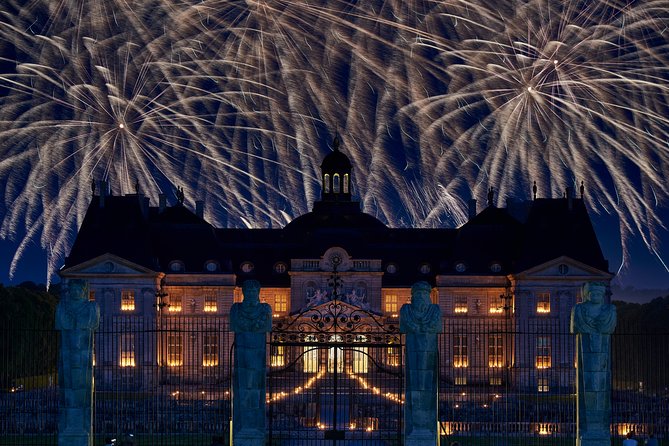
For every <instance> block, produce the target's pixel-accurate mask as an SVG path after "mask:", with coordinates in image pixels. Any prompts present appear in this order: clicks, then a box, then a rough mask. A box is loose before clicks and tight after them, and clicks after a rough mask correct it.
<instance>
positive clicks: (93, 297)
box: [88, 290, 95, 302]
mask: <svg viewBox="0 0 669 446" xmlns="http://www.w3.org/2000/svg"><path fill="white" fill-rule="evenodd" d="M88 300H90V301H91V302H95V291H94V290H90V291H89V292H88Z"/></svg>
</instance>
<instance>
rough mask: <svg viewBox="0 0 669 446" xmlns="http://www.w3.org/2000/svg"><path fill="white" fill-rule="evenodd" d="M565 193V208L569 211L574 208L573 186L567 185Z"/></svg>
mask: <svg viewBox="0 0 669 446" xmlns="http://www.w3.org/2000/svg"><path fill="white" fill-rule="evenodd" d="M565 195H566V196H567V208H569V210H570V211H571V210H572V209H573V208H574V188H573V187H568V188H567V190H566V191H565Z"/></svg>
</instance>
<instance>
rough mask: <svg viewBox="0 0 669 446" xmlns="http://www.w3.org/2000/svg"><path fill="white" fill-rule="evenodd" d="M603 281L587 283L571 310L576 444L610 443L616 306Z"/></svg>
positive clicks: (607, 445) (597, 444) (596, 445)
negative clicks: (574, 336) (612, 338)
mask: <svg viewBox="0 0 669 446" xmlns="http://www.w3.org/2000/svg"><path fill="white" fill-rule="evenodd" d="M605 297H606V284H605V283H603V282H593V283H586V284H585V285H584V286H583V302H582V303H580V304H576V306H574V309H573V310H572V312H571V332H572V333H573V334H575V335H576V395H577V405H576V419H577V427H576V446H610V444H611V431H610V425H611V333H613V330H614V329H615V326H616V308H615V307H614V306H613V305H611V304H609V303H606V302H605Z"/></svg>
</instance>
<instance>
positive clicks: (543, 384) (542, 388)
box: [537, 378, 550, 392]
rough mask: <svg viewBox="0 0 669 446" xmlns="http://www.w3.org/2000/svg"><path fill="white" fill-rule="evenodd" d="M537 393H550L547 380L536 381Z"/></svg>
mask: <svg viewBox="0 0 669 446" xmlns="http://www.w3.org/2000/svg"><path fill="white" fill-rule="evenodd" d="M537 391H538V392H548V391H550V385H549V383H548V378H539V379H537Z"/></svg>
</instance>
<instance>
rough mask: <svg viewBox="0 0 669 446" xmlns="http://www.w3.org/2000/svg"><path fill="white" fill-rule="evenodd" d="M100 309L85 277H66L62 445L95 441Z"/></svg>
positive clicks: (61, 318)
mask: <svg viewBox="0 0 669 446" xmlns="http://www.w3.org/2000/svg"><path fill="white" fill-rule="evenodd" d="M99 324H100V309H99V307H98V305H97V304H96V303H95V302H89V300H88V283H87V282H86V281H85V280H79V279H69V280H65V281H63V290H62V292H61V298H60V303H59V304H58V307H57V308H56V329H57V330H59V331H60V358H59V363H58V381H59V385H60V409H59V413H58V446H90V445H93V420H92V415H93V333H94V332H95V330H97V328H98V325H99Z"/></svg>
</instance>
